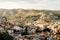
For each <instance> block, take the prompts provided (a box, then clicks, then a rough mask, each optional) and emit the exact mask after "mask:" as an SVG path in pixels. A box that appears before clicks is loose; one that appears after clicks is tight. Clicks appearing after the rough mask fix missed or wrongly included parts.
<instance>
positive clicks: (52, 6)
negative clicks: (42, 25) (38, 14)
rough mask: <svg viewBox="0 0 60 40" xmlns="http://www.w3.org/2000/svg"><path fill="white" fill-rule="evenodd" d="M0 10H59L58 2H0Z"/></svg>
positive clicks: (20, 0)
mask: <svg viewBox="0 0 60 40" xmlns="http://www.w3.org/2000/svg"><path fill="white" fill-rule="evenodd" d="M0 8H5V9H12V8H15V9H17V8H23V9H49V10H60V0H0Z"/></svg>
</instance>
